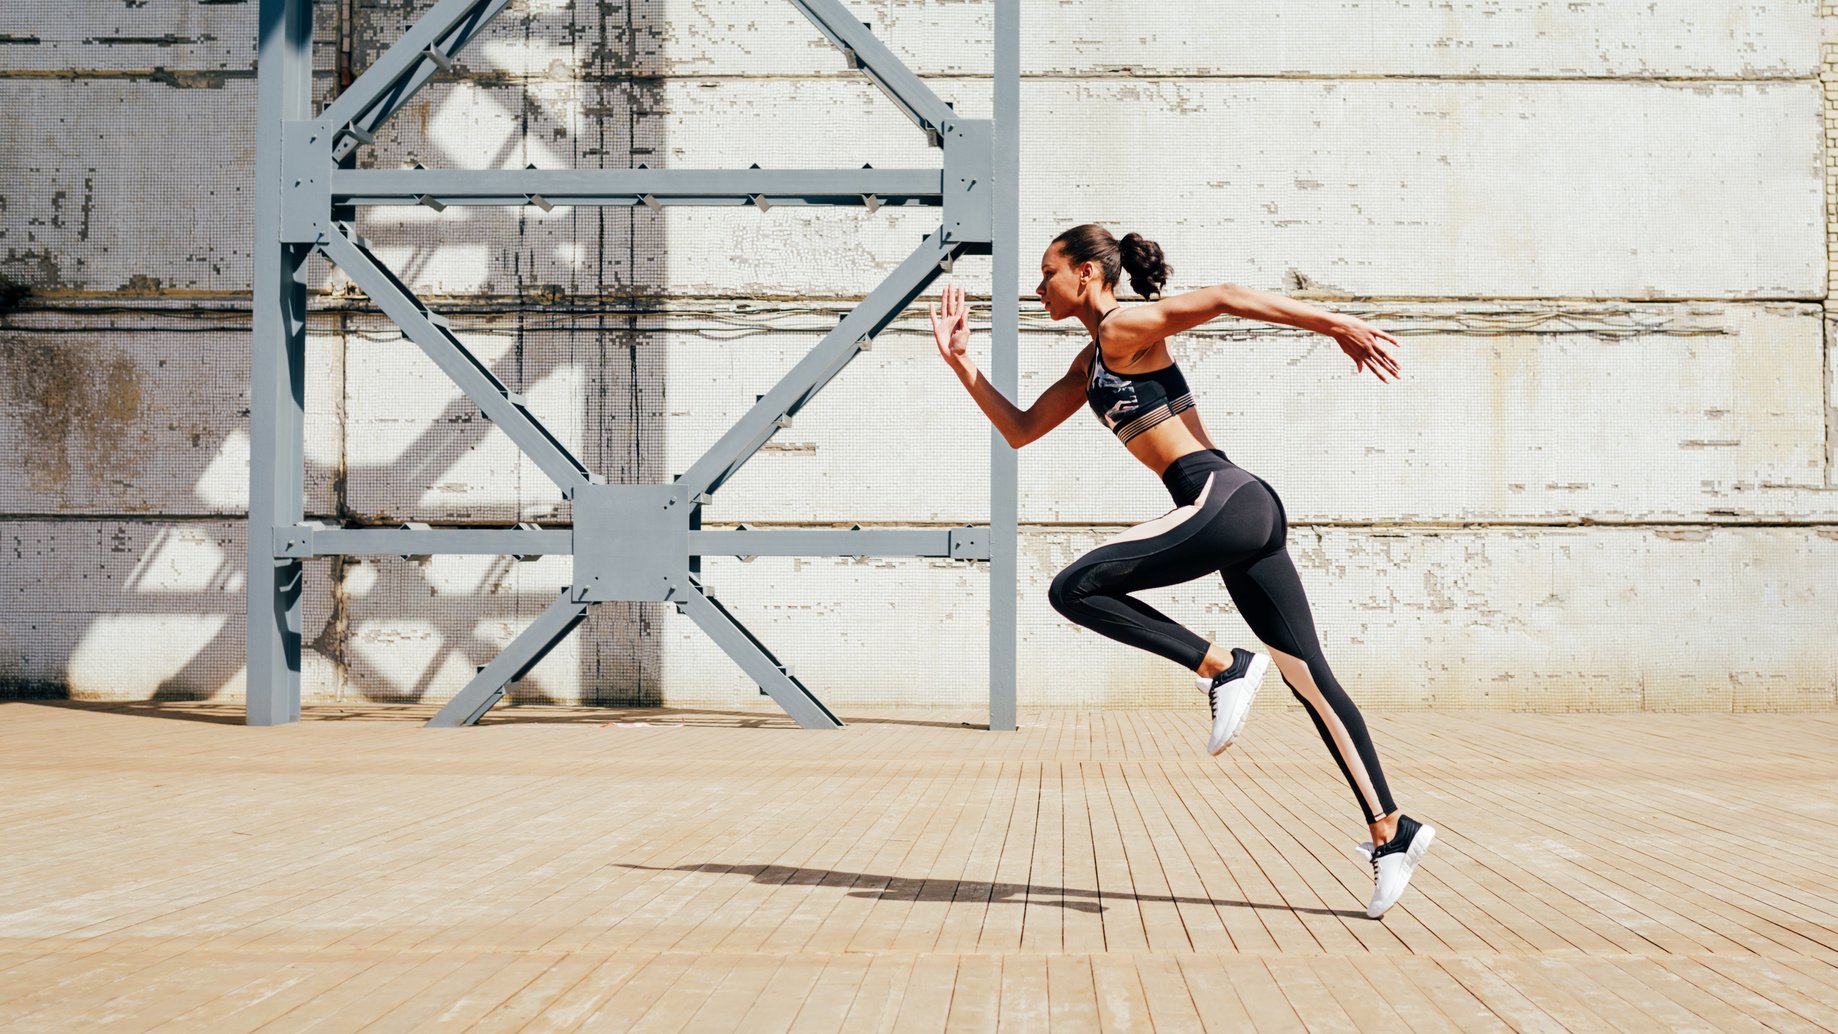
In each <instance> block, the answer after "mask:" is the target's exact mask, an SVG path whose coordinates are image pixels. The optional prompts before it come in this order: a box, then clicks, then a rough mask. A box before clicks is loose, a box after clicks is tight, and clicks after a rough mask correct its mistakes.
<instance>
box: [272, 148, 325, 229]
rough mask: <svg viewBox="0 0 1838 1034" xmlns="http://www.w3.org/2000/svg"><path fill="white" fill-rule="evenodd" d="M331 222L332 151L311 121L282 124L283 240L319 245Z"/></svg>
mask: <svg viewBox="0 0 1838 1034" xmlns="http://www.w3.org/2000/svg"><path fill="white" fill-rule="evenodd" d="M331 218H332V149H331V141H330V140H329V139H328V137H327V134H326V132H325V128H324V127H323V126H321V125H320V124H319V123H318V122H316V121H312V120H300V121H288V122H283V123H281V240H282V241H283V242H284V243H287V244H318V243H319V242H320V241H323V240H325V237H326V234H327V233H328V232H329V230H328V227H327V223H328V222H329V221H330V220H331Z"/></svg>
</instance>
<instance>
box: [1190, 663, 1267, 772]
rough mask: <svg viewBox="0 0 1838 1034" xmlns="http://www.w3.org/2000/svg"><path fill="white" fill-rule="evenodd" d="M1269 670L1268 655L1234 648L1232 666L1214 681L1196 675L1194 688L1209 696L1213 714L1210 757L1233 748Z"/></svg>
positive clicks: (1209, 745) (1209, 744) (1207, 743)
mask: <svg viewBox="0 0 1838 1034" xmlns="http://www.w3.org/2000/svg"><path fill="white" fill-rule="evenodd" d="M1269 670H1270V658H1269V657H1268V656H1267V655H1265V654H1261V653H1252V652H1251V651H1249V650H1246V649H1242V648H1240V647H1237V646H1234V647H1232V664H1231V667H1229V668H1226V669H1225V670H1224V671H1222V672H1220V673H1219V674H1217V675H1214V676H1213V677H1212V678H1210V679H1209V678H1207V677H1206V676H1204V675H1196V676H1194V679H1193V684H1194V686H1195V687H1197V688H1198V689H1199V690H1200V692H1202V693H1205V694H1206V702H1207V705H1208V706H1209V707H1211V708H1212V713H1213V730H1212V735H1211V736H1209V737H1207V740H1206V752H1207V753H1208V754H1211V755H1212V756H1214V757H1218V756H1219V755H1220V754H1223V753H1225V748H1227V747H1229V746H1231V745H1232V740H1233V739H1235V738H1236V737H1237V736H1238V732H1239V730H1241V729H1243V728H1244V723H1245V719H1246V718H1249V717H1250V716H1251V701H1253V700H1255V699H1257V687H1258V686H1260V685H1263V681H1264V672H1266V671H1269Z"/></svg>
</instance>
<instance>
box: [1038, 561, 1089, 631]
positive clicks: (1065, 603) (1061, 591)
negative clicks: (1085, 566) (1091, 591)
mask: <svg viewBox="0 0 1838 1034" xmlns="http://www.w3.org/2000/svg"><path fill="white" fill-rule="evenodd" d="M1077 568H1078V565H1076V564H1074V565H1073V566H1072V567H1068V568H1066V569H1065V570H1064V571H1061V572H1060V573H1059V574H1057V575H1054V576H1053V584H1052V585H1050V586H1048V587H1047V602H1049V603H1051V604H1053V609H1054V610H1057V611H1059V612H1060V613H1061V614H1062V615H1064V616H1066V617H1068V618H1070V617H1072V616H1073V615H1074V613H1075V612H1076V611H1077V610H1078V602H1079V601H1080V600H1081V599H1083V598H1084V596H1085V593H1084V592H1083V591H1082V590H1081V589H1080V588H1079V587H1078V580H1079V576H1078V570H1077Z"/></svg>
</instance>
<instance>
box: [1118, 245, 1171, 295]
mask: <svg viewBox="0 0 1838 1034" xmlns="http://www.w3.org/2000/svg"><path fill="white" fill-rule="evenodd" d="M1117 252H1118V258H1120V259H1122V261H1123V269H1124V272H1126V273H1128V274H1129V275H1130V289H1131V290H1134V291H1135V292H1136V293H1137V294H1139V295H1141V296H1142V297H1144V298H1155V297H1159V296H1160V295H1161V293H1162V288H1163V287H1166V286H1167V284H1168V274H1169V273H1172V272H1174V269H1173V267H1171V266H1169V265H1168V261H1167V259H1165V258H1163V257H1162V247H1161V245H1159V244H1157V243H1155V242H1154V241H1152V240H1149V239H1148V238H1147V237H1144V236H1143V235H1142V234H1140V233H1126V234H1124V235H1123V239H1122V240H1120V241H1118V242H1117Z"/></svg>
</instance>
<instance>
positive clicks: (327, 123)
mask: <svg viewBox="0 0 1838 1034" xmlns="http://www.w3.org/2000/svg"><path fill="white" fill-rule="evenodd" d="M507 3H509V0H440V3H437V4H435V5H434V8H433V9H432V10H430V11H429V12H428V13H426V14H424V15H422V16H421V17H420V18H419V19H417V20H416V22H415V24H413V25H411V26H409V28H408V31H407V32H404V33H403V34H402V37H401V38H400V39H398V40H397V41H396V42H395V43H394V44H393V45H391V46H390V48H389V49H388V50H386V51H384V52H383V56H381V57H379V58H377V60H376V62H375V63H374V64H372V65H371V66H370V67H369V68H367V69H365V70H364V74H363V75H360V76H358V77H357V80H356V81H355V82H353V83H352V84H351V85H350V86H348V87H346V88H345V90H344V92H343V93H340V94H339V95H338V97H337V99H335V100H333V101H332V103H331V104H330V105H328V106H327V107H326V109H325V111H324V112H323V113H322V114H321V115H320V117H319V120H320V122H321V124H323V125H324V127H325V128H326V129H327V130H329V131H330V133H331V134H332V136H333V137H334V139H332V140H331V145H332V157H333V158H334V159H335V160H343V159H344V157H345V156H346V155H348V154H350V153H351V152H352V151H353V150H356V148H357V145H358V144H360V143H366V144H367V143H369V142H371V141H372V140H374V139H376V131H377V129H378V128H380V127H381V126H382V125H383V123H384V122H387V121H388V120H389V117H390V116H391V115H394V114H395V113H396V112H397V111H400V110H401V109H402V106H403V105H404V104H407V103H408V101H409V98H411V97H413V96H414V95H415V93H416V92H417V91H419V90H420V89H421V88H422V87H423V86H425V85H427V82H428V80H430V79H432V78H434V76H435V75H436V74H438V73H440V72H443V71H445V70H446V69H447V68H449V67H451V66H452V64H453V59H454V57H455V56H457V55H458V54H459V52H460V50H461V49H463V48H464V47H465V46H466V44H467V43H469V42H471V41H472V39H473V37H474V36H477V35H478V34H479V32H480V31H481V30H483V29H484V28H485V26H486V24H487V23H489V22H490V21H491V20H492V18H494V17H496V16H497V14H498V12H499V11H502V10H503V9H504V6H505V5H506V4H507Z"/></svg>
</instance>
